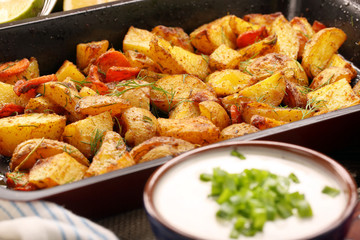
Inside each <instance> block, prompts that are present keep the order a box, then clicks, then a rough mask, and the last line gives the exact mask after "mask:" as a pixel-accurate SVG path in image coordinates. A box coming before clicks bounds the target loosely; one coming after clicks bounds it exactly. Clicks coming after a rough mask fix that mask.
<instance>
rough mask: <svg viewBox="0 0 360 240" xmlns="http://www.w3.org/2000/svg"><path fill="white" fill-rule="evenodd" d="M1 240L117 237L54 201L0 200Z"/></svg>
mask: <svg viewBox="0 0 360 240" xmlns="http://www.w3.org/2000/svg"><path fill="white" fill-rule="evenodd" d="M0 220H1V221H0V240H10V239H11V240H15V239H24V240H48V239H51V240H73V239H74V240H116V239H118V238H117V237H116V236H115V235H114V234H113V233H112V232H111V231H109V230H108V229H106V228H104V227H102V226H100V225H98V224H96V223H94V222H92V221H90V220H89V219H86V218H83V217H80V216H77V215H75V214H73V213H72V212H70V211H68V210H67V209H65V208H63V207H61V206H59V205H57V204H55V203H51V202H46V201H34V202H13V201H4V200H0Z"/></svg>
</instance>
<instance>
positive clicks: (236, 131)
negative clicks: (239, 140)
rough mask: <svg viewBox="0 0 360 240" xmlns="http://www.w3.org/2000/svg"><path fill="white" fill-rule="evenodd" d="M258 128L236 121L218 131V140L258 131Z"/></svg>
mask: <svg viewBox="0 0 360 240" xmlns="http://www.w3.org/2000/svg"><path fill="white" fill-rule="evenodd" d="M258 131H259V129H258V128H256V127H254V126H253V125H251V124H248V123H236V124H232V125H230V126H228V127H226V128H224V129H223V130H222V131H221V133H220V140H221V141H223V140H227V139H231V138H236V137H241V136H243V135H246V134H250V133H255V132H258Z"/></svg>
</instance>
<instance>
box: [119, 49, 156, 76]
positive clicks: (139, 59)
mask: <svg viewBox="0 0 360 240" xmlns="http://www.w3.org/2000/svg"><path fill="white" fill-rule="evenodd" d="M125 56H126V57H127V59H128V60H129V63H130V65H131V66H132V67H138V68H140V69H146V70H149V71H153V72H160V67H159V66H158V65H157V64H156V63H155V62H154V61H153V60H152V59H151V58H150V57H148V56H146V55H145V54H143V53H140V52H137V51H134V50H127V51H126V52H125Z"/></svg>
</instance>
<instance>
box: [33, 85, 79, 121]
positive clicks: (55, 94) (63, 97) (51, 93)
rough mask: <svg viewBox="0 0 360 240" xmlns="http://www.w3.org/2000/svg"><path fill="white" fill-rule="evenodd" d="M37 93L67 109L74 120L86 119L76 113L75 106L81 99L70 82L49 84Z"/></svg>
mask: <svg viewBox="0 0 360 240" xmlns="http://www.w3.org/2000/svg"><path fill="white" fill-rule="evenodd" d="M37 92H38V93H40V94H41V95H43V96H45V97H46V98H48V99H50V100H51V101H53V102H54V103H56V104H58V105H60V106H61V107H63V108H65V109H66V110H67V111H68V112H69V113H70V114H71V116H72V117H73V120H80V119H84V118H85V115H83V114H81V113H78V112H76V111H75V106H76V104H77V102H78V101H79V100H80V98H81V97H80V96H79V92H78V91H77V90H76V88H74V85H73V84H70V83H69V82H47V83H44V84H42V85H40V86H39V87H38V89H37Z"/></svg>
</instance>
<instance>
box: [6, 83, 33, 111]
mask: <svg viewBox="0 0 360 240" xmlns="http://www.w3.org/2000/svg"><path fill="white" fill-rule="evenodd" d="M31 97H32V96H31V95H30V94H21V95H20V96H17V95H16V94H15V92H14V85H11V84H8V83H3V82H0V108H1V106H2V105H4V104H8V103H14V104H16V105H19V106H22V107H25V106H26V105H27V103H28V102H29V101H30V99H31Z"/></svg>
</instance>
